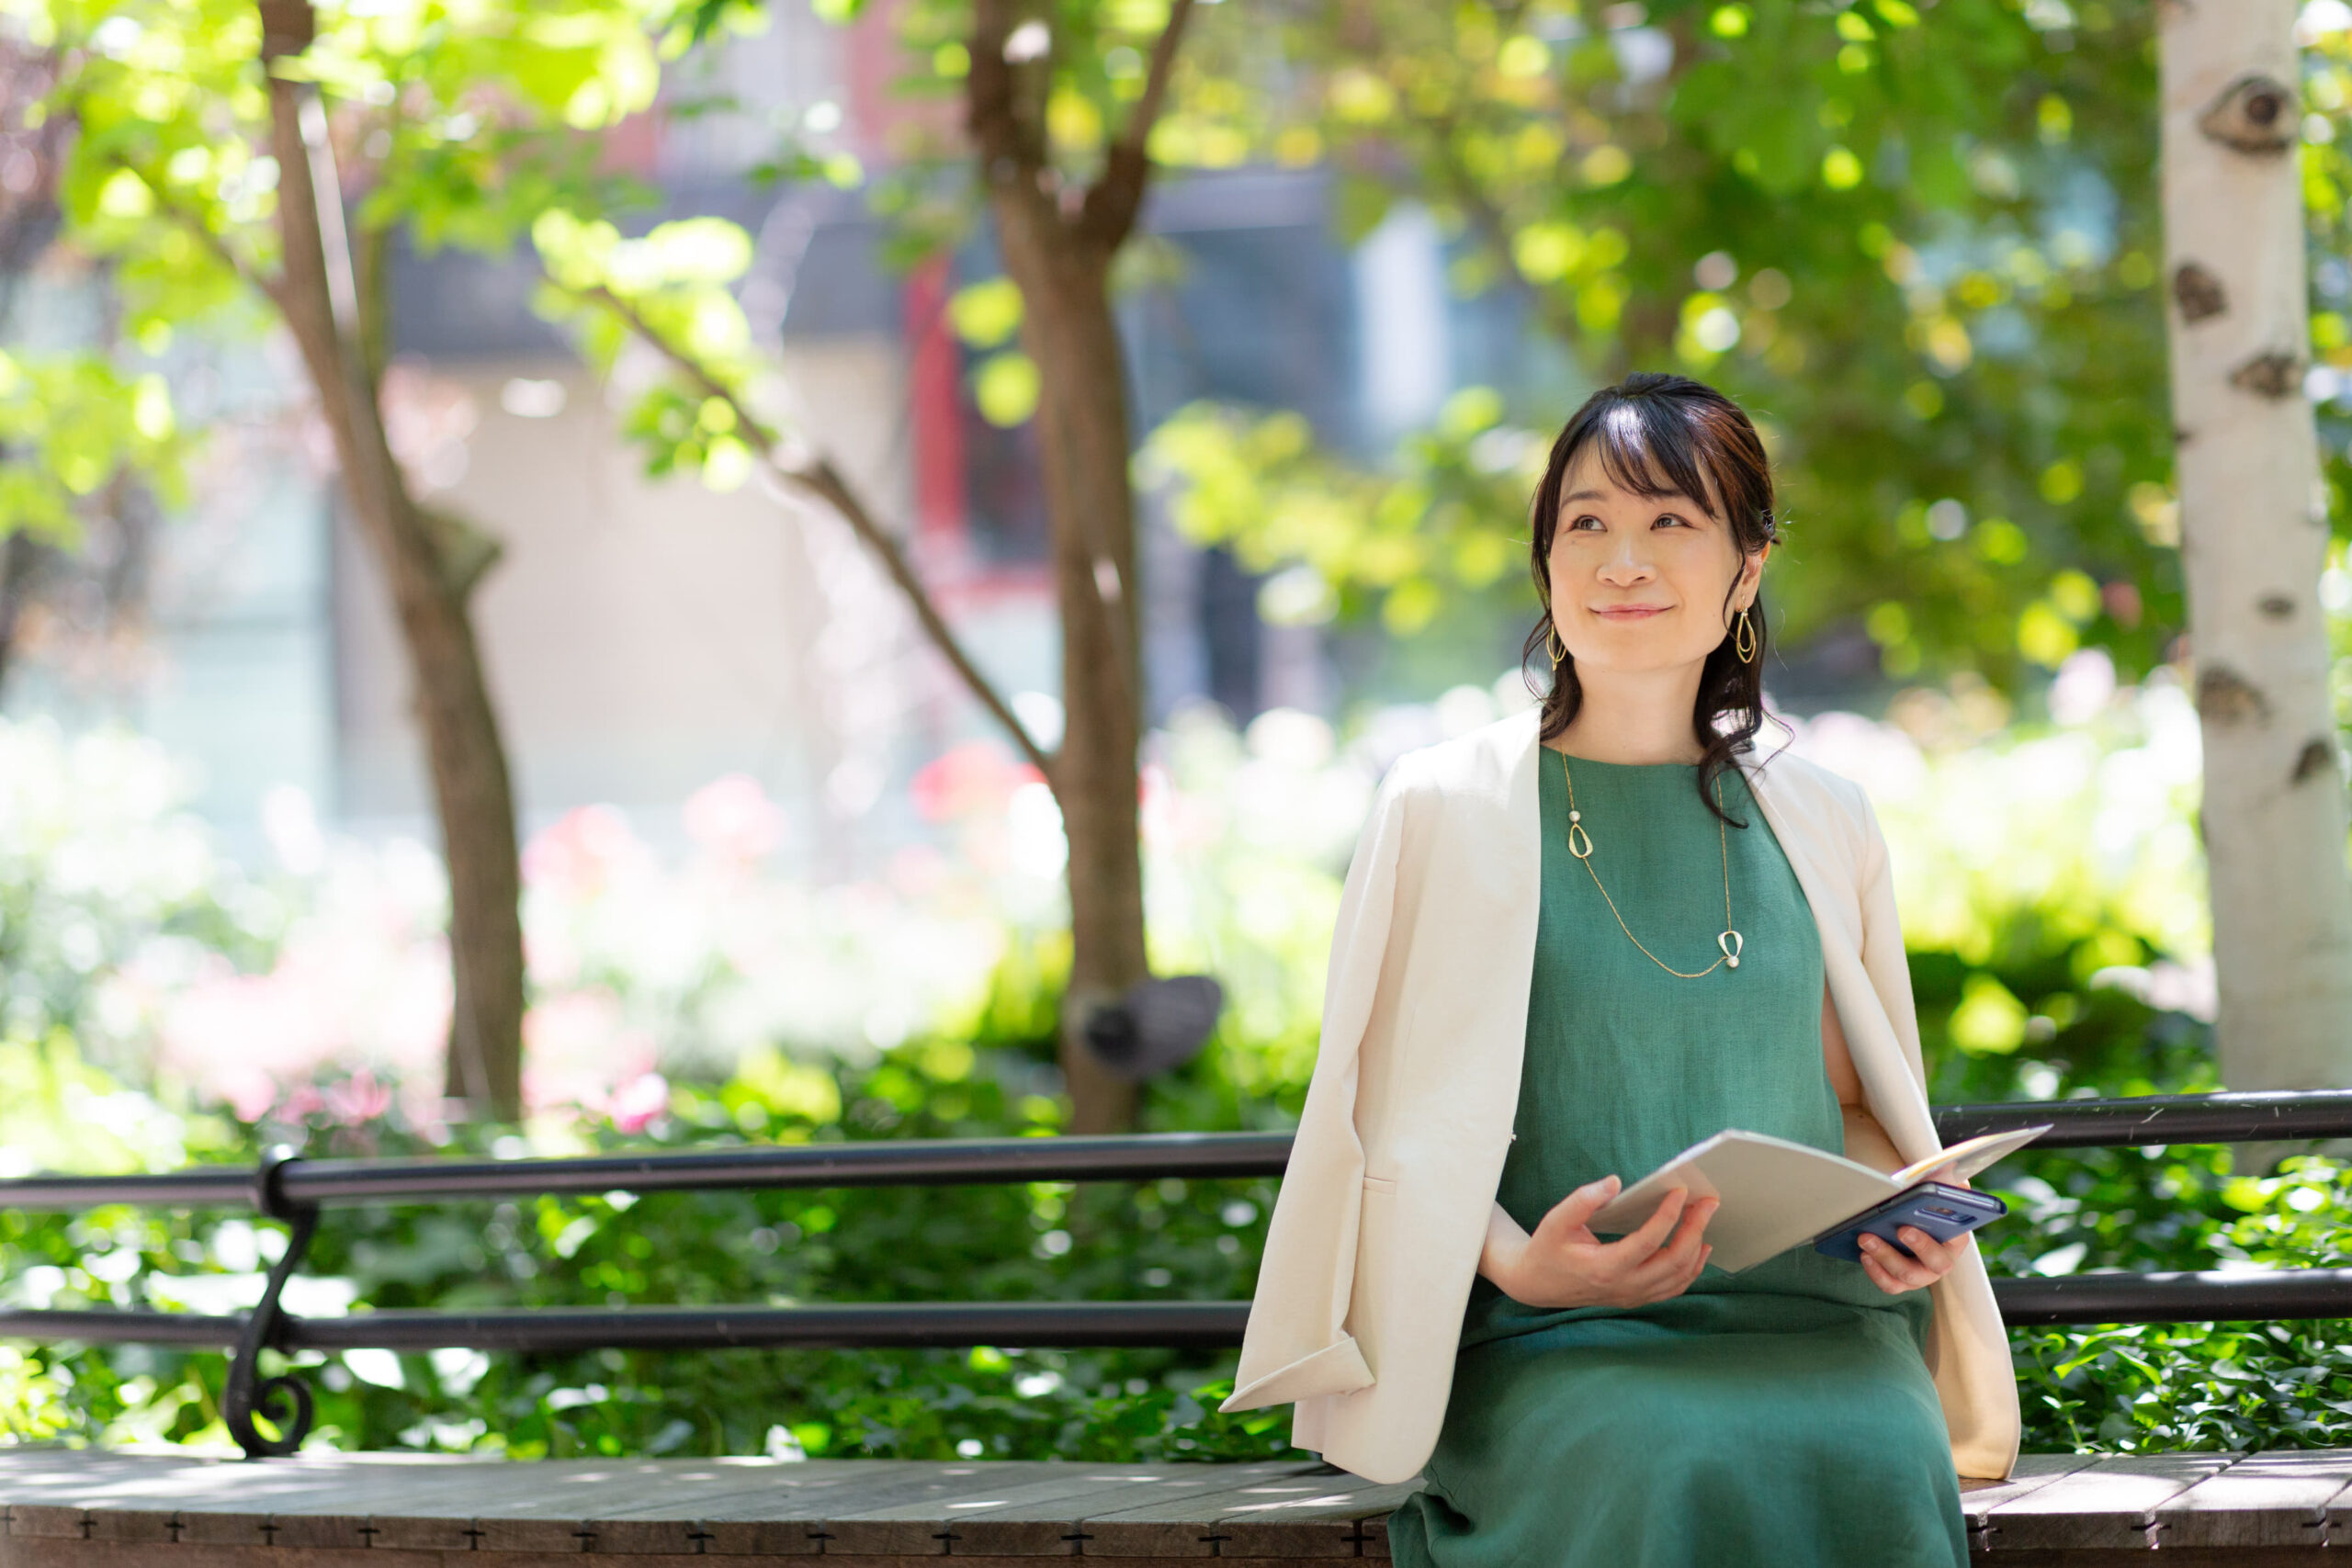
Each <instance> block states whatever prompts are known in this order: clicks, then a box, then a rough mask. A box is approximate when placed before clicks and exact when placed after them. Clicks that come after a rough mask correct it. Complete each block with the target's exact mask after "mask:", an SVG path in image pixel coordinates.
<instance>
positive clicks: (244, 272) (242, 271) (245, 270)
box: [116, 159, 286, 313]
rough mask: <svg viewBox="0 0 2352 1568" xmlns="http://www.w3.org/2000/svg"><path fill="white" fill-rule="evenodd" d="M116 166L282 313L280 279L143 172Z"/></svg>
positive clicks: (281, 282)
mask: <svg viewBox="0 0 2352 1568" xmlns="http://www.w3.org/2000/svg"><path fill="white" fill-rule="evenodd" d="M116 163H117V164H119V166H120V167H122V168H125V169H130V172H131V173H132V174H134V175H139V178H140V180H141V182H142V183H143V184H145V186H147V188H148V189H149V190H150V191H152V192H153V193H154V197H155V209H156V210H157V211H159V212H161V213H163V214H164V216H165V217H167V218H169V219H171V220H173V221H174V222H175V223H177V224H178V225H179V226H180V227H181V228H183V229H185V230H187V232H188V236H189V237H190V238H191V239H193V240H195V241H196V243H198V244H200V245H202V246H203V247H204V248H205V249H206V250H208V251H210V252H211V253H212V254H213V256H214V258H215V259H217V260H218V261H219V262H220V265H223V266H225V267H227V268H228V269H229V270H230V271H231V272H233V273H235V274H236V275H237V276H239V277H242V278H243V279H244V280H245V282H247V283H248V284H250V285H252V286H253V287H254V288H256V289H259V290H260V291H261V293H262V295H263V296H264V298H266V299H268V300H269V302H270V303H271V304H273V305H275V306H277V308H278V310H279V311H280V312H281V313H282V312H283V311H284V310H285V308H286V290H285V286H284V283H283V280H282V279H280V278H277V277H274V276H271V275H270V274H268V273H266V272H265V271H263V270H262V268H261V266H260V265H259V264H258V263H256V262H254V261H251V260H249V259H247V258H246V257H244V256H242V255H239V254H237V252H236V249H235V247H234V246H232V245H231V244H230V243H229V242H228V240H227V239H226V238H224V237H223V236H221V235H220V234H217V233H215V232H214V231H213V229H212V225H210V224H209V223H207V222H206V221H205V220H204V218H203V215H202V214H200V213H197V212H191V211H190V210H188V209H187V208H186V207H183V206H181V205H180V204H179V203H178V202H176V201H175V200H173V199H172V197H171V196H170V194H169V193H167V192H166V191H165V190H164V187H163V186H160V185H157V184H156V183H155V182H154V181H153V180H151V179H149V178H148V177H147V175H145V174H144V173H143V172H142V171H141V170H138V169H133V168H131V166H130V164H127V163H123V162H122V160H120V159H117V160H116Z"/></svg>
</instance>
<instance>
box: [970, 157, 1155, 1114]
mask: <svg viewBox="0 0 2352 1568" xmlns="http://www.w3.org/2000/svg"><path fill="white" fill-rule="evenodd" d="M994 211H995V215H996V219H997V233H998V239H999V243H1000V244H1001V247H1002V249H1003V254H1004V261H1005V270H1006V271H1007V272H1008V273H1010V274H1011V275H1012V280H1013V281H1014V282H1015V283H1016V284H1018V285H1019V286H1020V288H1021V297H1022V300H1023V315H1022V345H1023V348H1024V349H1026V350H1027V351H1028V354H1029V355H1030V357H1031V358H1033V359H1035V361H1036V362H1037V369H1038V379H1039V382H1040V391H1039V401H1038V409H1037V446H1038V450H1039V452H1040V454H1041V456H1042V459H1043V462H1044V466H1045V488H1046V513H1047V515H1048V517H1049V519H1050V521H1051V524H1052V529H1053V554H1054V588H1055V594H1056V598H1057V604H1058V607H1059V610H1060V613H1061V628H1062V708H1063V715H1064V718H1063V728H1062V741H1061V746H1060V748H1059V750H1057V753H1056V755H1055V758H1054V781H1053V782H1054V795H1055V798H1056V799H1057V801H1058V802H1059V804H1060V806H1061V811H1062V828H1063V831H1064V834H1065V836H1066V837H1067V838H1068V840H1069V872H1068V876H1069V912H1070V975H1069V992H1068V993H1067V995H1066V997H1065V998H1064V1001H1063V1007H1062V1021H1061V1050H1060V1055H1061V1065H1062V1073H1063V1076H1064V1078H1065V1080H1066V1082H1067V1083H1068V1086H1069V1094H1070V1101H1071V1122H1070V1131H1072V1132H1073V1133H1080V1134H1087V1133H1115V1132H1123V1131H1125V1130H1126V1128H1127V1127H1129V1126H1130V1125H1131V1124H1132V1123H1133V1122H1134V1119H1135V1107H1136V1089H1135V1086H1134V1085H1133V1084H1131V1083H1129V1082H1127V1081H1126V1080H1125V1079H1123V1078H1120V1077H1117V1076H1115V1075H1114V1074H1112V1073H1110V1072H1108V1071H1106V1070H1105V1069H1104V1068H1103V1066H1102V1065H1101V1064H1100V1063H1099V1062H1097V1061H1096V1060H1095V1058H1094V1055H1093V1054H1092V1052H1091V1050H1090V1049H1089V1048H1088V1047H1087V1044H1086V1042H1085V1040H1084V1038H1083V1035H1082V1032H1081V1031H1082V1027H1083V1024H1084V1022H1085V1019H1086V1015H1087V1013H1088V1011H1089V1010H1090V1009H1091V1008H1092V1007H1093V1006H1094V1005H1095V1004H1096V1003H1098V1002H1103V1001H1110V1000H1113V999H1114V998H1117V997H1118V995H1119V994H1120V993H1121V992H1123V991H1125V989H1126V988H1127V987H1129V986H1132V985H1134V984H1135V983H1136V981H1138V980H1141V979H1144V978H1146V977H1147V976H1148V975H1149V973H1150V970H1149V966H1148V964H1147V963H1146V961H1145V956H1144V924H1143V871H1142V863H1141V840H1140V837H1139V833H1138V824H1137V817H1136V789H1137V784H1138V774H1137V770H1136V747H1137V745H1138V744H1139V742H1140V740H1141V739H1142V706H1143V704H1142V668H1141V660H1139V659H1138V658H1137V657H1136V638H1137V630H1138V622H1137V616H1136V595H1135V586H1134V585H1135V559H1136V540H1135V497H1134V493H1133V491H1131V489H1130V488H1129V485H1128V479H1127V457H1128V439H1129V433H1128V428H1127V399H1126V372H1125V365H1124V362H1123V360H1122V357H1121V354H1120V347H1119V335H1118V326H1117V323H1116V321H1114V319H1113V317H1112V314H1111V298H1110V286H1109V272H1110V262H1111V254H1112V253H1111V252H1110V250H1109V249H1107V248H1106V247H1105V246H1103V243H1101V242H1100V241H1099V240H1098V239H1096V238H1095V237H1094V236H1093V235H1092V234H1091V233H1090V232H1088V231H1084V230H1082V229H1078V228H1075V227H1073V226H1071V225H1069V224H1068V223H1065V222H1064V221H1063V220H1061V218H1060V216H1059V215H1058V213H1057V212H1056V210H1055V209H1054V208H1053V207H1052V206H1051V205H1050V204H1048V203H1046V202H1044V201H1041V200H1039V199H1037V198H1036V193H1035V191H1034V189H1033V190H1021V189H1018V188H1015V189H1012V190H1010V191H1004V190H1000V191H999V193H998V199H997V200H996V201H995V203H994Z"/></svg>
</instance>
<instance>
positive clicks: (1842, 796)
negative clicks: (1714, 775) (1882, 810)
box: [1739, 744, 1878, 863]
mask: <svg viewBox="0 0 2352 1568" xmlns="http://www.w3.org/2000/svg"><path fill="white" fill-rule="evenodd" d="M1739 767H1740V772H1741V773H1743V774H1745V775H1746V777H1747V782H1748V788H1749V790H1750V791H1751V792H1754V793H1757V794H1760V795H1770V797H1771V800H1772V803H1773V804H1774V805H1775V806H1777V807H1781V808H1782V809H1783V810H1784V811H1789V812H1792V813H1802V814H1803V815H1804V817H1805V818H1807V819H1808V820H1811V821H1815V822H1817V823H1821V824H1822V825H1824V826H1831V825H1834V826H1835V828H1836V829H1838V831H1839V832H1840V834H1841V836H1843V837H1845V838H1846V840H1847V841H1848V843H1849V845H1850V846H1851V847H1852V848H1853V850H1854V851H1855V852H1856V855H1857V859H1858V863H1859V859H1860V854H1861V852H1863V851H1864V850H1865V849H1866V848H1867V847H1868V845H1869V842H1870V840H1871V838H1872V837H1874V836H1875V835H1876V833H1877V831H1878V818H1877V816H1876V814H1875V813H1874V812H1873V811H1872V810H1871V797H1870V792H1869V791H1868V790H1866V789H1864V788H1863V787H1862V786H1861V784H1859V783H1857V782H1856V781H1855V780H1853V779H1849V778H1848V777H1847V776H1846V775H1845V774H1843V773H1838V772H1837V771H1835V770H1834V769H1830V768H1826V767H1824V766H1823V765H1822V764H1821V763H1819V762H1816V761H1814V760H1813V759H1812V758H1810V757H1805V756H1801V755H1799V754H1798V753H1797V752H1795V751H1792V750H1789V749H1788V747H1787V746H1786V745H1785V744H1784V745H1782V746H1781V747H1779V748H1777V749H1775V750H1770V751H1760V750H1759V751H1751V752H1748V753H1747V754H1746V755H1744V756H1742V757H1741V758H1740V759H1739Z"/></svg>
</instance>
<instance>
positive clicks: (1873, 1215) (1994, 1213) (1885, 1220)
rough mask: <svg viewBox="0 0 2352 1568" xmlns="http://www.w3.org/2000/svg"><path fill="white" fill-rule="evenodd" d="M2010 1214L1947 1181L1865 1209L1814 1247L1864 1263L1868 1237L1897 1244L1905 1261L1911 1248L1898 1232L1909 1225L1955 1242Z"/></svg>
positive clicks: (2004, 1205)
mask: <svg viewBox="0 0 2352 1568" xmlns="http://www.w3.org/2000/svg"><path fill="white" fill-rule="evenodd" d="M2008 1212H2009V1206H2008V1205H2007V1203H2004V1202H2002V1201H2000V1200H1999V1199H1998V1198H1996V1197H1994V1196H1993V1195H1992V1194H1991V1193H1989V1192H1979V1191H1977V1190H1975V1189H1974V1188H1973V1187H1954V1186H1951V1184H1949V1183H1947V1182H1942V1181H1923V1182H1921V1183H1920V1184H1919V1185H1918V1186H1917V1187H1914V1188H1912V1189H1911V1190H1908V1191H1905V1192H1899V1193H1897V1194H1895V1195H1894V1197H1892V1198H1890V1199H1888V1200H1887V1201H1885V1202H1883V1203H1881V1204H1879V1205H1878V1206H1877V1207H1876V1208H1873V1209H1865V1210H1864V1211H1862V1213H1859V1214H1856V1215H1855V1216H1854V1217H1853V1218H1852V1219H1850V1220H1848V1221H1847V1222H1846V1223H1845V1224H1842V1225H1839V1226H1838V1228H1837V1229H1836V1230H1833V1231H1825V1232H1824V1233H1823V1234H1822V1235H1819V1236H1818V1237H1816V1238H1815V1241H1814V1244H1813V1249H1814V1250H1815V1252H1826V1253H1827V1254H1828V1255H1829V1256H1830V1257H1832V1258H1845V1259H1846V1260H1847V1261H1848V1262H1849V1263H1860V1261H1861V1260H1862V1233H1863V1232H1864V1231H1868V1232H1869V1233H1870V1234H1871V1235H1874V1236H1877V1237H1879V1238H1880V1239H1881V1240H1883V1241H1884V1242H1886V1243H1887V1244H1888V1245H1890V1246H1892V1247H1894V1249H1895V1250H1896V1251H1897V1252H1900V1253H1901V1254H1903V1256H1904V1257H1905V1258H1909V1257H1910V1256H1911V1255H1912V1254H1911V1249H1910V1248H1909V1247H1905V1246H1904V1245H1903V1244H1902V1243H1901V1242H1900V1241H1897V1240H1896V1239H1895V1235H1894V1233H1895V1230H1896V1229H1897V1228H1898V1227H1899V1226H1903V1225H1917V1226H1918V1227H1919V1229H1921V1230H1923V1231H1926V1232H1927V1233H1928V1235H1931V1236H1934V1237H1935V1238H1936V1239H1937V1240H1938V1241H1950V1240H1951V1238H1952V1237H1954V1236H1956V1235H1967V1234H1968V1233H1969V1232H1970V1231H1973V1230H1974V1229H1975V1228H1976V1227H1977V1226H1979V1225H1981V1224H1985V1222H1986V1221H1988V1220H1997V1219H1999V1218H2000V1217H2001V1216H2002V1215H2003V1214H2006V1213H2008Z"/></svg>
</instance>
